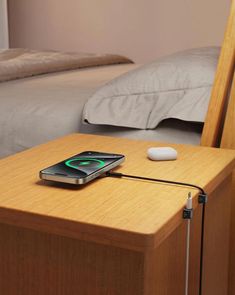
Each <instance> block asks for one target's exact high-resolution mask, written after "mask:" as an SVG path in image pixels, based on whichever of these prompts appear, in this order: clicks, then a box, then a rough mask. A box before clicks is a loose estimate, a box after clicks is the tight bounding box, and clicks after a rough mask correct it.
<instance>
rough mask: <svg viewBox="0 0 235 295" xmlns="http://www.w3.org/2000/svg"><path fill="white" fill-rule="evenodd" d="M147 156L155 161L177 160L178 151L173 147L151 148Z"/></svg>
mask: <svg viewBox="0 0 235 295" xmlns="http://www.w3.org/2000/svg"><path fill="white" fill-rule="evenodd" d="M147 156H148V158H149V159H150V160H153V161H170V160H176V159H177V151H176V150H175V149H173V148H172V147H151V148H149V149H148V151H147Z"/></svg>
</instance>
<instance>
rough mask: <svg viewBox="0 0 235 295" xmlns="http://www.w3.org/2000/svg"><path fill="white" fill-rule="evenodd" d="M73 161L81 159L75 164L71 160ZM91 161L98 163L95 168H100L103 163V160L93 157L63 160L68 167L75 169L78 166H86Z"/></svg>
mask: <svg viewBox="0 0 235 295" xmlns="http://www.w3.org/2000/svg"><path fill="white" fill-rule="evenodd" d="M75 161H81V162H80V163H79V164H76V165H75V164H73V162H75ZM92 162H93V163H94V162H96V163H98V165H97V168H102V167H103V166H104V165H105V162H104V161H102V160H98V159H94V158H73V159H70V160H67V161H66V162H65V165H66V166H68V167H70V168H74V169H77V168H78V167H79V166H88V165H90V164H92Z"/></svg>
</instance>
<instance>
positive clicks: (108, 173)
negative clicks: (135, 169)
mask: <svg viewBox="0 0 235 295" xmlns="http://www.w3.org/2000/svg"><path fill="white" fill-rule="evenodd" d="M106 176H109V177H116V178H122V177H126V178H132V179H140V180H147V181H154V182H159V183H168V184H174V185H181V186H188V187H192V188H196V189H198V190H199V191H200V193H201V194H200V195H199V197H203V200H204V201H199V203H202V222H201V249H200V270H199V272H200V274H199V295H202V276H203V256H204V224H205V203H206V198H207V195H206V193H205V191H204V189H203V188H201V187H200V186H198V185H195V184H191V183H185V182H178V181H171V180H164V179H158V178H151V177H144V176H136V175H129V174H123V173H119V172H112V171H108V172H106Z"/></svg>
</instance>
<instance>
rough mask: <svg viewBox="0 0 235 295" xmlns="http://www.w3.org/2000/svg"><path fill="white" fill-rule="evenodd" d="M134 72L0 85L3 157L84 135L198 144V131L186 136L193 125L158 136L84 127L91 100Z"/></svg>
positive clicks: (99, 71) (117, 69)
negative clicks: (110, 83)
mask: <svg viewBox="0 0 235 295" xmlns="http://www.w3.org/2000/svg"><path fill="white" fill-rule="evenodd" d="M135 67H137V66H136V65H133V64H123V65H113V66H103V67H94V68H86V69H80V70H74V71H67V72H60V73H54V74H48V75H42V76H37V77H32V78H26V79H21V80H15V81H9V82H3V83H1V84H0V157H4V156H7V155H10V154H13V153H16V152H19V151H22V150H24V149H27V148H30V147H32V146H35V145H38V144H40V143H43V142H46V141H49V140H51V139H54V138H56V137H60V136H63V135H66V134H69V133H74V132H79V131H80V132H81V131H82V132H86V133H99V134H106V135H116V136H128V137H134V138H136V137H138V138H141V139H152V140H163V139H164V140H165V141H169V142H182V143H192V144H198V143H199V141H200V132H199V131H198V130H196V129H197V128H196V129H195V128H194V127H193V128H192V129H190V131H187V130H186V129H187V128H188V126H194V125H189V124H190V123H188V124H187V123H185V125H182V126H181V130H179V128H178V127H176V125H175V123H172V126H170V127H169V126H167V127H166V126H165V127H164V126H163V127H162V128H161V126H160V128H158V129H156V130H139V131H138V130H127V129H125V132H124V130H122V128H121V129H120V128H117V129H115V128H114V127H113V128H114V129H112V128H111V129H110V128H107V129H106V128H104V127H102V128H101V129H100V128H99V127H97V129H96V127H94V126H85V125H82V123H81V121H82V110H83V106H84V103H85V101H86V100H87V99H88V98H89V97H90V96H91V94H93V93H94V92H95V91H96V90H97V88H98V87H99V86H101V85H103V84H104V83H106V82H107V81H109V80H110V79H112V78H114V77H116V76H118V75H120V74H122V73H124V72H126V71H128V70H130V69H133V68H135ZM190 128H191V127H190ZM95 129H96V130H95ZM182 129H184V130H185V131H184V132H182Z"/></svg>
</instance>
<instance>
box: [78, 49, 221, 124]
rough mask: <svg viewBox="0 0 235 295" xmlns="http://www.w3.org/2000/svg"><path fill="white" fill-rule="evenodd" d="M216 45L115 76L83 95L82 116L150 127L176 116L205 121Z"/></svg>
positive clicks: (86, 119) (91, 120) (94, 121)
mask: <svg viewBox="0 0 235 295" xmlns="http://www.w3.org/2000/svg"><path fill="white" fill-rule="evenodd" d="M219 53H220V48H219V47H206V48H196V49H190V50H186V51H183V52H178V53H175V54H173V55H170V56H166V57H163V58H160V59H158V60H156V61H154V62H152V63H149V64H146V65H144V66H140V67H138V68H137V69H135V70H132V71H130V72H128V73H126V74H124V75H121V76H119V77H118V78H115V79H113V80H111V81H109V82H108V83H107V84H106V85H104V86H103V87H101V88H99V89H98V91H97V92H96V93H95V94H94V95H93V96H92V97H91V98H90V99H89V100H88V101H87V103H86V104H85V107H84V111H83V120H84V122H87V123H91V124H102V125H114V126H123V127H132V128H139V129H154V128H155V127H156V126H157V125H158V124H159V123H160V122H161V121H162V120H164V119H167V118H176V119H180V120H184V121H194V122H204V119H205V116H206V112H207V108H208V104H209V100H210V93H211V87H212V84H213V80H214V75H215V71H216V66H217V61H218V57H219Z"/></svg>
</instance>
